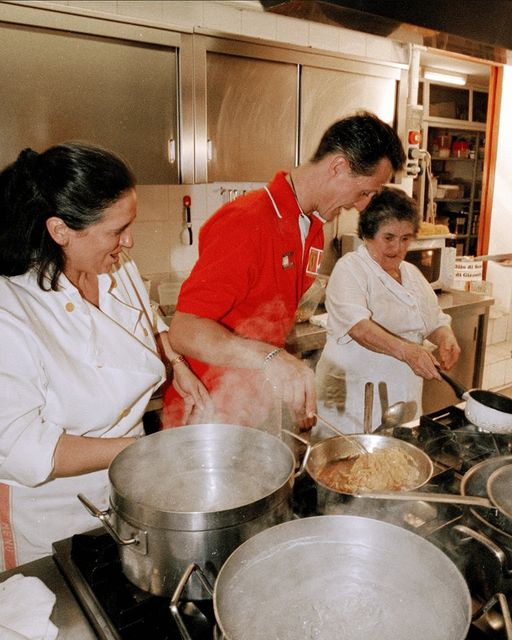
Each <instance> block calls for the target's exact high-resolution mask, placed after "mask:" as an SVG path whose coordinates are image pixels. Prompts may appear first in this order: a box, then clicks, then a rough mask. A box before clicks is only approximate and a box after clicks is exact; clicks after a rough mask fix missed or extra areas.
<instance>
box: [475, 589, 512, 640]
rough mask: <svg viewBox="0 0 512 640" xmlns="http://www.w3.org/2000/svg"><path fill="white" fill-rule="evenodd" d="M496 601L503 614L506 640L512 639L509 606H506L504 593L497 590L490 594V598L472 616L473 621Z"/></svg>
mask: <svg viewBox="0 0 512 640" xmlns="http://www.w3.org/2000/svg"><path fill="white" fill-rule="evenodd" d="M496 603H498V604H499V605H500V609H501V613H502V615H503V624H504V626H505V637H506V640H512V618H511V617H510V608H509V606H508V602H507V598H506V597H505V594H503V593H501V592H499V593H496V594H495V595H493V596H492V598H491V599H490V600H489V601H488V602H486V603H485V604H484V605H483V606H482V607H480V609H478V610H477V611H476V612H475V613H474V614H473V615H472V616H471V619H472V620H473V622H475V621H477V620H479V619H480V618H481V617H482V616H484V615H485V614H486V613H487V612H488V611H490V610H491V609H492V608H493V607H494V605H495V604H496Z"/></svg>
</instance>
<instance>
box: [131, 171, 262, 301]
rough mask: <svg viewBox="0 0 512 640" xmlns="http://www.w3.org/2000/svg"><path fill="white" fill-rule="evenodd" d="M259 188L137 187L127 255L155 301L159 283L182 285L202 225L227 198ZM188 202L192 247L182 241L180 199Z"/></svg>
mask: <svg viewBox="0 0 512 640" xmlns="http://www.w3.org/2000/svg"><path fill="white" fill-rule="evenodd" d="M260 186H261V183H258V182H243V183H211V184H195V185H139V186H137V200H138V212H137V219H136V221H135V223H134V228H133V236H134V242H135V244H134V247H133V248H132V249H131V250H130V254H131V255H132V257H133V258H134V260H135V261H136V262H137V265H138V267H139V269H140V271H141V273H142V274H143V275H144V276H145V277H147V278H148V279H151V282H152V285H151V295H152V297H153V298H154V299H155V300H157V301H158V297H157V287H158V284H159V283H160V282H161V281H162V280H170V281H173V282H182V281H183V280H184V279H185V278H186V277H187V275H188V274H189V273H190V270H191V269H192V267H193V265H194V263H195V261H196V259H197V249H198V243H197V241H198V234H199V229H200V227H201V225H202V224H203V222H205V220H206V219H207V218H208V217H209V216H210V215H211V214H212V213H214V212H215V211H217V209H218V208H219V207H220V206H221V205H222V204H223V203H225V202H227V201H228V200H229V199H233V198H235V197H236V196H237V195H241V194H242V193H243V192H244V191H252V190H253V189H257V188H259V187H260ZM185 195H188V196H189V197H190V199H191V206H190V213H191V221H192V238H193V242H192V245H189V244H188V235H187V234H185V238H184V239H183V240H182V231H183V230H184V228H185V227H184V222H185V209H184V205H183V197H184V196H185Z"/></svg>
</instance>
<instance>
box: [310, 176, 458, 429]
mask: <svg viewBox="0 0 512 640" xmlns="http://www.w3.org/2000/svg"><path fill="white" fill-rule="evenodd" d="M418 228H419V217H418V213H417V209H416V205H415V203H414V201H413V200H412V198H410V197H409V196H407V195H406V194H405V193H404V192H403V191H401V190H399V189H396V188H391V187H385V188H384V189H383V190H382V191H381V192H380V193H379V194H377V195H376V196H374V198H373V200H372V201H371V202H370V204H369V205H368V207H367V208H366V209H365V210H364V211H363V212H362V213H361V215H360V219H359V236H360V237H361V238H362V239H363V240H364V244H363V245H361V246H360V247H359V248H358V249H357V251H354V252H350V253H348V254H346V255H345V256H343V257H342V258H341V259H340V260H339V261H338V262H337V263H336V265H335V267H334V269H333V272H332V274H331V277H330V280H329V284H328V286H327V292H326V308H327V312H328V320H327V342H326V346H325V348H324V351H323V353H322V356H321V358H320V361H319V363H318V365H317V370H316V379H317V392H318V397H319V406H318V413H319V414H320V415H321V416H323V417H325V418H327V419H328V420H330V421H331V422H333V423H335V424H336V425H337V426H338V427H339V428H340V429H341V430H342V431H343V432H345V433H360V432H362V431H363V415H364V389H365V384H366V382H373V383H374V402H373V416H372V429H375V428H376V427H377V426H378V425H379V424H380V418H381V414H382V407H381V403H380V396H381V395H382V392H383V391H384V393H385V394H386V395H387V401H388V402H389V404H393V403H394V402H397V401H405V402H407V406H408V415H407V416H406V418H407V419H413V418H414V417H417V416H419V415H420V414H421V411H422V408H421V395H422V388H423V379H427V380H428V379H432V378H436V379H440V376H439V373H438V371H437V367H441V368H443V369H445V370H448V369H450V368H451V367H452V366H453V365H454V364H455V363H456V362H457V360H458V357H459V355H460V348H459V345H458V344H457V340H456V338H455V336H454V334H453V331H452V329H451V327H450V321H451V319H450V316H448V315H447V314H445V313H443V312H442V310H441V309H440V307H439V304H438V301H437V297H436V294H435V293H434V291H433V290H432V288H431V287H430V285H429V283H428V282H427V280H426V279H425V278H424V276H423V275H422V274H421V272H420V271H419V270H418V269H417V268H416V267H415V266H414V265H412V264H410V263H408V262H405V261H404V257H405V255H406V253H407V250H408V247H409V244H410V242H411V241H412V240H413V239H414V238H415V236H416V233H417V231H418ZM427 341H428V342H427ZM434 349H435V350H434Z"/></svg>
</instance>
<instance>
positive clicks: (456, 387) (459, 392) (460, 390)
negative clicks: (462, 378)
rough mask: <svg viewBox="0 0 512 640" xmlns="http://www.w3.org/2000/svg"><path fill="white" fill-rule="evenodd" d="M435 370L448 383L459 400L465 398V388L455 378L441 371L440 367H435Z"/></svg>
mask: <svg viewBox="0 0 512 640" xmlns="http://www.w3.org/2000/svg"><path fill="white" fill-rule="evenodd" d="M437 372H438V373H439V375H440V376H441V378H442V379H443V380H444V381H445V382H447V383H448V384H449V385H450V387H451V388H452V389H453V392H454V393H455V395H456V396H457V398H460V399H461V400H465V399H466V397H467V396H466V395H465V394H466V392H467V389H466V388H465V387H463V386H462V385H461V384H460V382H457V381H456V380H454V379H453V378H452V377H451V376H449V375H448V374H447V373H446V372H445V371H443V370H442V369H441V367H437Z"/></svg>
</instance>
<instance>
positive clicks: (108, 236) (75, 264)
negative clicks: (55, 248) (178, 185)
mask: <svg viewBox="0 0 512 640" xmlns="http://www.w3.org/2000/svg"><path fill="white" fill-rule="evenodd" d="M136 215H137V196H136V194H135V189H130V190H129V191H127V192H126V194H125V195H123V196H122V197H121V198H120V199H119V200H117V201H116V202H114V204H112V205H110V207H108V208H107V209H105V213H104V216H103V218H102V219H101V220H100V221H99V222H97V223H96V224H93V225H91V226H90V227H87V228H86V229H83V230H81V231H72V232H71V236H70V241H69V243H68V244H67V246H66V247H65V248H64V253H65V256H66V268H65V272H66V273H68V272H69V271H75V272H85V273H96V274H98V273H109V272H110V271H111V269H112V266H113V265H114V264H115V263H116V262H118V261H119V254H120V253H121V251H122V250H123V249H124V248H127V249H129V248H130V247H132V246H133V237H132V231H131V228H132V224H133V221H134V220H135V216H136Z"/></svg>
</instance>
